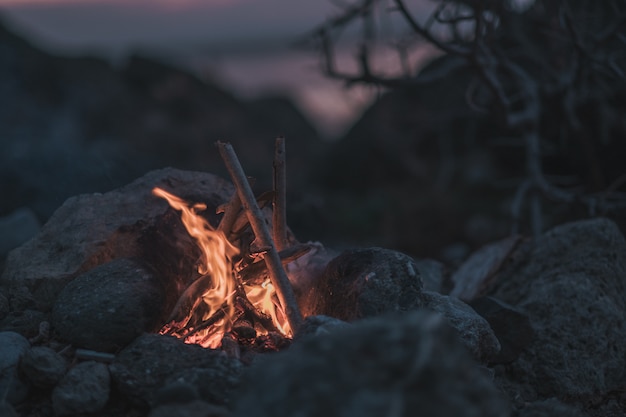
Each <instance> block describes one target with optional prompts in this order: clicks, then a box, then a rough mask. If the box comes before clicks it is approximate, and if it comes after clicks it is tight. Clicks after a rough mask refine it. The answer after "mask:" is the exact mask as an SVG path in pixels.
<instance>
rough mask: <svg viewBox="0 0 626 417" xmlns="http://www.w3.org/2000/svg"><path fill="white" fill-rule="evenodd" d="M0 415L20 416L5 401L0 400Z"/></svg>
mask: <svg viewBox="0 0 626 417" xmlns="http://www.w3.org/2000/svg"><path fill="white" fill-rule="evenodd" d="M0 416H2V417H20V415H19V414H17V411H15V408H13V406H12V405H11V404H9V403H8V402H6V401H0Z"/></svg>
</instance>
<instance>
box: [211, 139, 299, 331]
mask: <svg viewBox="0 0 626 417" xmlns="http://www.w3.org/2000/svg"><path fill="white" fill-rule="evenodd" d="M217 146H218V149H219V152H220V154H221V156H222V159H223V160H224V163H225V164H226V169H227V170H228V173H229V174H230V176H231V179H232V180H233V183H234V184H235V188H236V189H237V193H238V195H239V198H240V199H241V203H242V205H243V209H244V211H245V213H246V215H247V216H248V221H249V222H250V225H251V226H252V230H253V231H254V235H255V236H256V238H257V239H258V240H259V241H260V243H261V245H262V246H266V247H267V248H268V251H267V253H266V254H265V257H264V260H265V263H266V265H267V269H268V271H269V272H270V280H271V281H272V284H273V285H274V288H275V289H276V294H277V295H278V300H279V302H280V304H281V306H282V308H283V309H284V311H285V316H286V317H287V322H288V323H289V326H290V327H291V329H292V331H293V333H294V334H295V333H297V331H298V330H299V328H300V326H301V324H302V321H303V319H302V314H301V313H300V308H299V307H298V303H297V301H296V297H295V295H294V292H293V289H292V288H291V283H290V282H289V278H288V277H287V273H286V272H285V269H284V268H283V265H282V263H281V261H280V257H279V256H278V251H277V250H276V246H275V244H274V240H273V239H272V236H271V234H270V231H269V228H268V227H267V224H266V223H265V219H264V217H263V213H262V212H261V209H260V208H259V206H258V204H257V202H256V199H255V198H254V194H253V193H252V189H251V188H250V185H249V184H248V181H247V179H246V175H245V173H244V171H243V168H242V167H241V164H240V162H239V159H238V158H237V154H236V153H235V150H234V149H233V147H232V145H231V144H229V143H223V142H218V143H217Z"/></svg>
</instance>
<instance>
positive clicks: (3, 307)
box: [0, 293, 9, 320]
mask: <svg viewBox="0 0 626 417" xmlns="http://www.w3.org/2000/svg"><path fill="white" fill-rule="evenodd" d="M7 314H9V299H8V298H6V297H5V296H4V294H2V293H0V320H3V319H4V318H5V317H6V316H7Z"/></svg>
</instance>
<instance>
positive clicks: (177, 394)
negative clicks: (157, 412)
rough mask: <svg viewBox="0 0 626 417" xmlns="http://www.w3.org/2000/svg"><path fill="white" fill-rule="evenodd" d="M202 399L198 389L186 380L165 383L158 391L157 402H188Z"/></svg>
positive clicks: (159, 403)
mask: <svg viewBox="0 0 626 417" xmlns="http://www.w3.org/2000/svg"><path fill="white" fill-rule="evenodd" d="M196 400H200V394H199V393H198V389H197V388H196V387H195V386H194V385H193V384H190V383H189V382H186V381H174V382H171V383H169V384H166V385H164V386H163V387H162V388H160V389H159V390H158V391H157V393H156V404H157V405H164V404H187V403H190V402H193V401H196Z"/></svg>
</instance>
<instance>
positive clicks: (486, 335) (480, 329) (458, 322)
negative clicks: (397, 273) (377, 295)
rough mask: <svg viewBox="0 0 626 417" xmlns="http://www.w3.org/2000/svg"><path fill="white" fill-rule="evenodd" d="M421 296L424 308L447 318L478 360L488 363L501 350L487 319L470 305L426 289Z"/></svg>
mask: <svg viewBox="0 0 626 417" xmlns="http://www.w3.org/2000/svg"><path fill="white" fill-rule="evenodd" d="M421 298H422V305H423V308H425V309H427V310H430V311H433V312H435V313H439V314H441V315H443V316H444V317H445V318H446V321H447V322H448V324H450V326H452V327H453V328H454V329H455V330H456V332H457V334H458V335H459V337H460V338H461V341H462V342H463V344H464V345H465V346H466V347H467V349H468V350H469V351H470V352H471V354H472V356H474V358H475V359H476V360H478V361H479V362H483V363H488V362H490V361H491V359H492V358H493V357H495V356H496V355H497V353H498V352H499V351H500V342H499V341H498V338H497V337H496V335H495V334H494V332H493V330H492V329H491V327H490V326H489V323H488V322H487V320H485V319H484V318H482V317H481V316H480V315H479V314H478V313H476V311H474V309H472V308H471V307H470V306H469V305H467V304H465V303H464V302H463V301H461V300H459V299H457V298H454V297H448V296H446V295H441V294H439V293H436V292H430V291H424V292H423V293H422V295H421Z"/></svg>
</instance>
